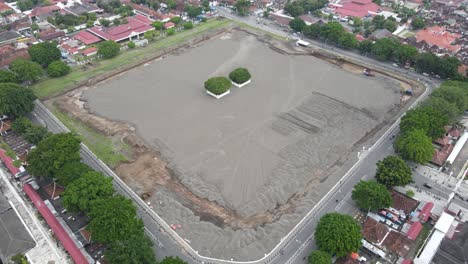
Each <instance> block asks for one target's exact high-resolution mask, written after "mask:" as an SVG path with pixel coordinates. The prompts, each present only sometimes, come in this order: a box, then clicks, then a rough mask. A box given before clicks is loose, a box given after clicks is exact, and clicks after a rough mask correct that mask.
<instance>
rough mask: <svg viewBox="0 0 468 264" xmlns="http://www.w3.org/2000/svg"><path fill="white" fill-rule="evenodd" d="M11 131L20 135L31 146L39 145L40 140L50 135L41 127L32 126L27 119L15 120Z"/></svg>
mask: <svg viewBox="0 0 468 264" xmlns="http://www.w3.org/2000/svg"><path fill="white" fill-rule="evenodd" d="M11 129H12V130H13V131H15V132H16V133H18V134H21V135H22V136H23V137H24V138H25V139H26V140H27V141H28V142H30V143H32V144H37V143H39V142H40V141H41V140H42V139H44V138H45V137H47V136H49V135H50V134H51V133H50V132H49V131H48V130H47V128H45V127H43V126H37V125H34V124H33V123H32V122H31V121H30V120H29V119H28V118H26V117H20V118H17V119H16V120H15V121H14V122H13V124H12V126H11Z"/></svg>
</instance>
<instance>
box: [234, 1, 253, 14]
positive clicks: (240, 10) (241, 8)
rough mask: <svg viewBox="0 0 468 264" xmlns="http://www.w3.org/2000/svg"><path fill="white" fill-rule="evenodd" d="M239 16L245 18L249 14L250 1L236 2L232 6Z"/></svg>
mask: <svg viewBox="0 0 468 264" xmlns="http://www.w3.org/2000/svg"><path fill="white" fill-rule="evenodd" d="M234 7H235V8H236V10H237V14H239V16H246V15H248V14H249V8H250V1H249V0H237V1H236V3H235V4H234Z"/></svg>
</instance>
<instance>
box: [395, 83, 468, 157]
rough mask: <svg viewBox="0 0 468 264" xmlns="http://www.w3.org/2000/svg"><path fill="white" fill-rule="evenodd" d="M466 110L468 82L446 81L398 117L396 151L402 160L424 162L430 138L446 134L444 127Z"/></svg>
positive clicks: (428, 155) (429, 148)
mask: <svg viewBox="0 0 468 264" xmlns="http://www.w3.org/2000/svg"><path fill="white" fill-rule="evenodd" d="M466 109H468V83H467V82H460V81H446V82H444V83H443V84H442V85H441V86H440V87H439V88H438V89H436V90H435V91H434V92H433V93H432V94H431V96H430V97H429V99H427V100H426V101H425V102H423V103H422V104H421V105H420V106H418V107H416V108H415V109H413V110H409V111H407V112H406V114H405V115H404V116H403V117H402V118H401V122H400V135H399V136H398V138H397V139H396V140H395V144H394V147H395V150H396V151H397V152H398V154H399V155H401V156H402V157H403V158H404V159H406V160H410V161H414V162H417V163H421V164H424V163H427V162H429V161H430V160H431V159H432V155H433V154H434V147H433V146H432V141H434V140H435V139H437V138H440V137H442V136H443V135H444V134H445V128H444V127H445V126H447V125H450V124H453V123H455V122H456V121H457V118H458V117H459V116H460V115H461V114H462V113H463V112H464V111H465V110H466Z"/></svg>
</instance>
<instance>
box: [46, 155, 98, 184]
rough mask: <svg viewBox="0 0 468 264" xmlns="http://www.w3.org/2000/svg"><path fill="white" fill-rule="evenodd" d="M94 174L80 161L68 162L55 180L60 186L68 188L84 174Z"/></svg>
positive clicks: (56, 175) (58, 172)
mask: <svg viewBox="0 0 468 264" xmlns="http://www.w3.org/2000/svg"><path fill="white" fill-rule="evenodd" d="M88 172H94V170H92V169H91V168H90V167H89V166H88V165H86V164H84V163H82V162H80V161H72V162H67V163H66V164H65V165H63V166H62V167H61V168H60V169H59V170H58V171H57V173H56V174H55V176H54V178H55V179H56V180H57V182H58V183H59V184H61V185H62V186H65V187H67V186H68V185H69V184H71V183H72V182H74V181H75V180H76V179H78V178H80V177H81V176H82V175H83V174H86V173H88Z"/></svg>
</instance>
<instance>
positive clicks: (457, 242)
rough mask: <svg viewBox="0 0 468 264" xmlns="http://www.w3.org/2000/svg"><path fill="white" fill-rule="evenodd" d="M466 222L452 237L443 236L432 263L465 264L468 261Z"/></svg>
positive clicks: (467, 230)
mask: <svg viewBox="0 0 468 264" xmlns="http://www.w3.org/2000/svg"><path fill="white" fill-rule="evenodd" d="M466 249H468V222H465V223H464V224H463V225H461V228H460V229H459V230H458V232H457V233H456V234H455V236H454V237H452V239H447V238H445V239H444V240H443V241H442V243H441V245H440V248H439V250H438V251H437V253H436V255H435V256H434V259H433V260H432V261H433V263H434V264H446V263H453V264H465V263H468V251H467V250H466Z"/></svg>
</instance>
